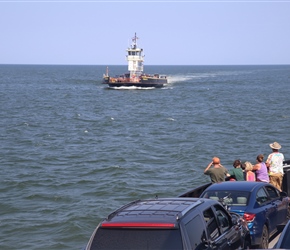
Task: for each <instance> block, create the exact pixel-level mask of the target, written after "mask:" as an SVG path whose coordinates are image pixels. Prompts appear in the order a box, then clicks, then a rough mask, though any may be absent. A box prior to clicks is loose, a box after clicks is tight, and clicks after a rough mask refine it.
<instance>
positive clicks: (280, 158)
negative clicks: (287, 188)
mask: <svg viewBox="0 0 290 250" xmlns="http://www.w3.org/2000/svg"><path fill="white" fill-rule="evenodd" d="M269 146H270V148H271V149H272V153H270V154H269V156H268V158H267V160H266V162H264V156H263V155H262V154H259V155H258V156H257V158H256V164H255V165H253V164H252V163H251V162H249V161H246V162H245V163H242V162H241V161H240V160H235V161H234V163H233V167H234V168H232V169H230V170H227V169H226V168H225V167H224V166H223V165H222V164H221V162H220V159H219V158H218V157H213V159H212V161H211V162H210V163H209V164H208V166H207V167H206V168H205V170H204V174H205V175H209V176H210V179H211V182H212V183H216V182H222V181H225V180H230V181H232V180H233V181H261V182H268V183H271V184H272V185H273V186H275V187H276V188H277V189H278V190H280V191H282V180H283V175H284V171H283V162H284V160H285V159H284V155H283V154H282V153H281V152H279V150H280V149H281V145H280V144H279V143H278V142H273V143H271V144H269Z"/></svg>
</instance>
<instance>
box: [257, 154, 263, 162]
mask: <svg viewBox="0 0 290 250" xmlns="http://www.w3.org/2000/svg"><path fill="white" fill-rule="evenodd" d="M263 159H264V155H262V154H260V155H258V156H257V161H258V162H262V161H263Z"/></svg>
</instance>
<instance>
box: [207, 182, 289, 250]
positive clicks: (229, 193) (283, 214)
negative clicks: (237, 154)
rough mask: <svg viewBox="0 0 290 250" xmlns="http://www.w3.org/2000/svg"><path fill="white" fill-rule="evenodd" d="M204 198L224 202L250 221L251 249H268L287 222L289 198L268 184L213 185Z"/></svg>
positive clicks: (230, 183)
mask: <svg viewBox="0 0 290 250" xmlns="http://www.w3.org/2000/svg"><path fill="white" fill-rule="evenodd" d="M201 197H204V198H210V199H213V200H219V201H221V200H222V199H223V200H224V202H225V203H226V205H227V206H228V207H229V210H230V211H232V212H236V213H238V214H240V215H242V216H243V217H244V219H245V220H246V221H247V222H248V227H249V230H250V235H251V243H250V244H251V246H252V247H254V248H260V249H267V248H268V244H269V238H270V237H271V236H272V235H274V234H275V233H276V232H277V231H278V230H279V226H283V225H285V224H286V223H287V221H288V217H289V216H288V211H289V199H288V196H287V194H286V193H285V192H279V190H277V189H276V188H275V187H274V186H272V185H271V184H269V183H263V182H251V181H226V182H222V183H215V184H212V185H210V186H209V187H208V188H207V189H206V190H205V191H204V192H203V193H202V194H201Z"/></svg>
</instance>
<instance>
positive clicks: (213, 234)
mask: <svg viewBox="0 0 290 250" xmlns="http://www.w3.org/2000/svg"><path fill="white" fill-rule="evenodd" d="M203 216H204V220H205V222H206V224H207V230H208V235H209V237H210V239H211V240H215V239H216V238H218V237H219V236H220V231H219V227H218V223H217V220H216V217H215V216H214V213H213V210H212V208H208V209H207V210H205V211H204V212H203Z"/></svg>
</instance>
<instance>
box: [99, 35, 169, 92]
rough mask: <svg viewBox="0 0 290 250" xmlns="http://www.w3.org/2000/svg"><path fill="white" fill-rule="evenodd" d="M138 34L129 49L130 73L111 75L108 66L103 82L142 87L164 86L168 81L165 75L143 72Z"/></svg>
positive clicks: (109, 84) (114, 85) (115, 85)
mask: <svg viewBox="0 0 290 250" xmlns="http://www.w3.org/2000/svg"><path fill="white" fill-rule="evenodd" d="M137 39H139V38H138V37H137V36H136V33H135V36H134V37H133V38H132V44H131V47H130V48H128V49H127V56H126V57H127V61H128V71H129V73H126V74H123V75H117V76H115V77H111V76H109V70H108V67H107V71H106V74H104V77H103V84H108V86H109V87H141V88H162V87H163V86H164V84H166V83H167V77H166V76H165V75H159V74H154V75H148V74H144V73H143V62H144V56H143V54H142V53H143V49H141V48H138V46H137Z"/></svg>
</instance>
